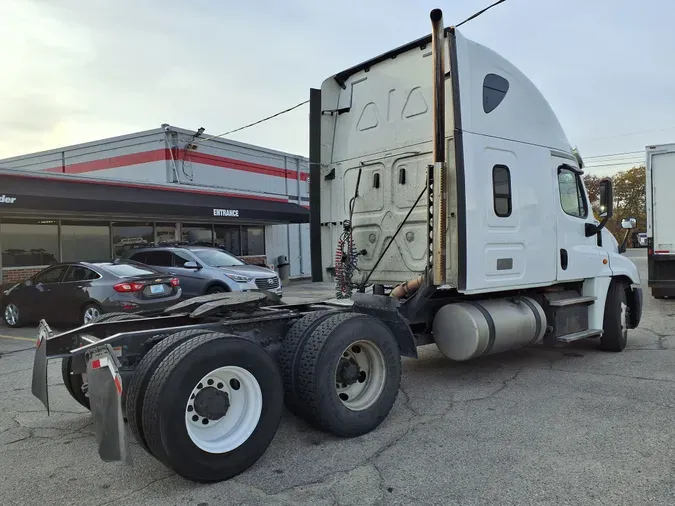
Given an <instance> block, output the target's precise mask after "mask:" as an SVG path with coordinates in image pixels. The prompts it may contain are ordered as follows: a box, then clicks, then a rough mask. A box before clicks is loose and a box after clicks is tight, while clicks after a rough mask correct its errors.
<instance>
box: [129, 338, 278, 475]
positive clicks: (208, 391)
mask: <svg viewBox="0 0 675 506" xmlns="http://www.w3.org/2000/svg"><path fill="white" fill-rule="evenodd" d="M180 334H183V336H180ZM185 334H186V332H179V333H177V334H174V335H172V336H170V337H168V338H166V339H165V340H164V341H162V342H161V343H159V344H158V345H156V346H155V347H154V348H153V350H151V352H150V353H149V354H148V355H146V357H145V358H144V360H145V359H146V358H148V357H150V356H151V354H153V357H154V358H152V359H149V360H147V361H146V364H145V366H144V368H143V371H144V372H143V374H142V375H139V374H137V377H138V378H139V379H134V380H132V385H135V386H130V393H129V396H128V397H127V413H129V414H131V413H134V415H133V416H134V421H133V424H132V423H131V418H130V425H132V430H135V434H136V432H138V433H140V434H141V437H142V441H141V444H143V446H144V447H145V448H146V449H148V450H149V451H150V452H151V453H152V454H153V455H154V456H155V457H156V458H157V459H158V460H160V461H162V462H163V463H164V464H165V465H167V466H168V467H170V468H172V469H173V470H174V471H176V472H177V473H178V474H179V475H181V476H183V477H184V478H187V479H190V480H193V481H198V482H214V481H221V480H226V479H228V478H231V477H233V476H236V475H237V474H239V473H241V472H243V471H244V470H246V469H248V468H249V467H250V466H252V465H253V464H254V463H255V462H256V461H257V460H258V459H259V458H260V457H261V456H262V454H263V453H264V452H265V451H266V450H267V447H268V446H269V444H270V443H271V441H272V439H273V438H274V435H275V433H276V431H277V428H278V426H279V422H280V420H281V413H282V410H283V387H282V380H281V375H280V373H279V370H278V367H277V364H276V362H275V361H274V359H273V358H272V357H271V356H270V354H269V353H268V352H267V351H266V350H265V349H264V348H263V347H262V346H261V345H260V344H258V343H256V342H254V341H252V340H247V339H242V338H240V337H237V336H228V335H225V334H222V333H219V332H205V333H201V334H198V335H190V336H187V335H185ZM170 339H171V340H172V341H171V342H169V344H167V345H165V346H164V347H163V348H159V347H160V346H162V344H163V343H164V342H167V341H168V340H170ZM139 371H140V368H139ZM143 385H147V386H145V387H144V388H143ZM132 389H134V390H136V391H137V393H133V392H132V391H131V390H132ZM142 392H144V395H138V394H139V393H142ZM132 396H133V399H132ZM138 414H140V421H139V419H138Z"/></svg>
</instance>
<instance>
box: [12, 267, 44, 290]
mask: <svg viewBox="0 0 675 506" xmlns="http://www.w3.org/2000/svg"><path fill="white" fill-rule="evenodd" d="M44 268H45V267H44V266H43V267H26V268H19V267H12V268H9V269H2V284H3V285H4V284H5V283H18V282H19V281H23V280H24V279H28V278H30V277H31V276H32V275H33V274H37V273H38V272H40V271H41V270H42V269H44Z"/></svg>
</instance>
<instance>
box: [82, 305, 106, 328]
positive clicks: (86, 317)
mask: <svg viewBox="0 0 675 506" xmlns="http://www.w3.org/2000/svg"><path fill="white" fill-rule="evenodd" d="M101 314H102V312H101V308H100V307H98V306H97V305H96V304H87V305H86V306H84V309H82V320H81V323H82V325H87V324H89V323H92V320H95V321H98V319H99V318H100V316H101Z"/></svg>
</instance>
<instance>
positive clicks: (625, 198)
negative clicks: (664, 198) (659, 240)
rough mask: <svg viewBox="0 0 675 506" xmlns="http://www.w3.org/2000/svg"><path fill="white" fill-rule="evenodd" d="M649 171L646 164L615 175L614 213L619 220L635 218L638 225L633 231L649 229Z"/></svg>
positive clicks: (613, 179)
mask: <svg viewBox="0 0 675 506" xmlns="http://www.w3.org/2000/svg"><path fill="white" fill-rule="evenodd" d="M646 174H647V171H646V169H645V166H644V165H642V166H640V167H633V168H632V169H630V170H627V171H622V172H619V173H617V174H615V175H614V177H613V178H612V181H613V183H614V215H615V216H616V217H617V222H618V223H620V221H621V220H622V219H626V218H635V219H636V220H637V227H636V228H635V229H634V230H633V232H646V231H647V193H646V183H647V175H646Z"/></svg>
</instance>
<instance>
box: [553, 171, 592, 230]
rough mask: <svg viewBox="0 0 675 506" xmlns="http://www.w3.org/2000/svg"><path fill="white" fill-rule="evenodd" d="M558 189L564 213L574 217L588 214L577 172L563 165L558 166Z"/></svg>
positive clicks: (583, 216)
mask: <svg viewBox="0 0 675 506" xmlns="http://www.w3.org/2000/svg"><path fill="white" fill-rule="evenodd" d="M558 189H559V191H560V205H561V206H562V209H563V211H565V213H566V214H569V215H570V216H574V217H576V218H586V217H587V216H588V204H587V203H586V197H585V194H584V187H583V186H582V184H581V177H579V174H577V173H576V172H574V171H573V170H571V169H569V168H565V166H561V167H560V168H558Z"/></svg>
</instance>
